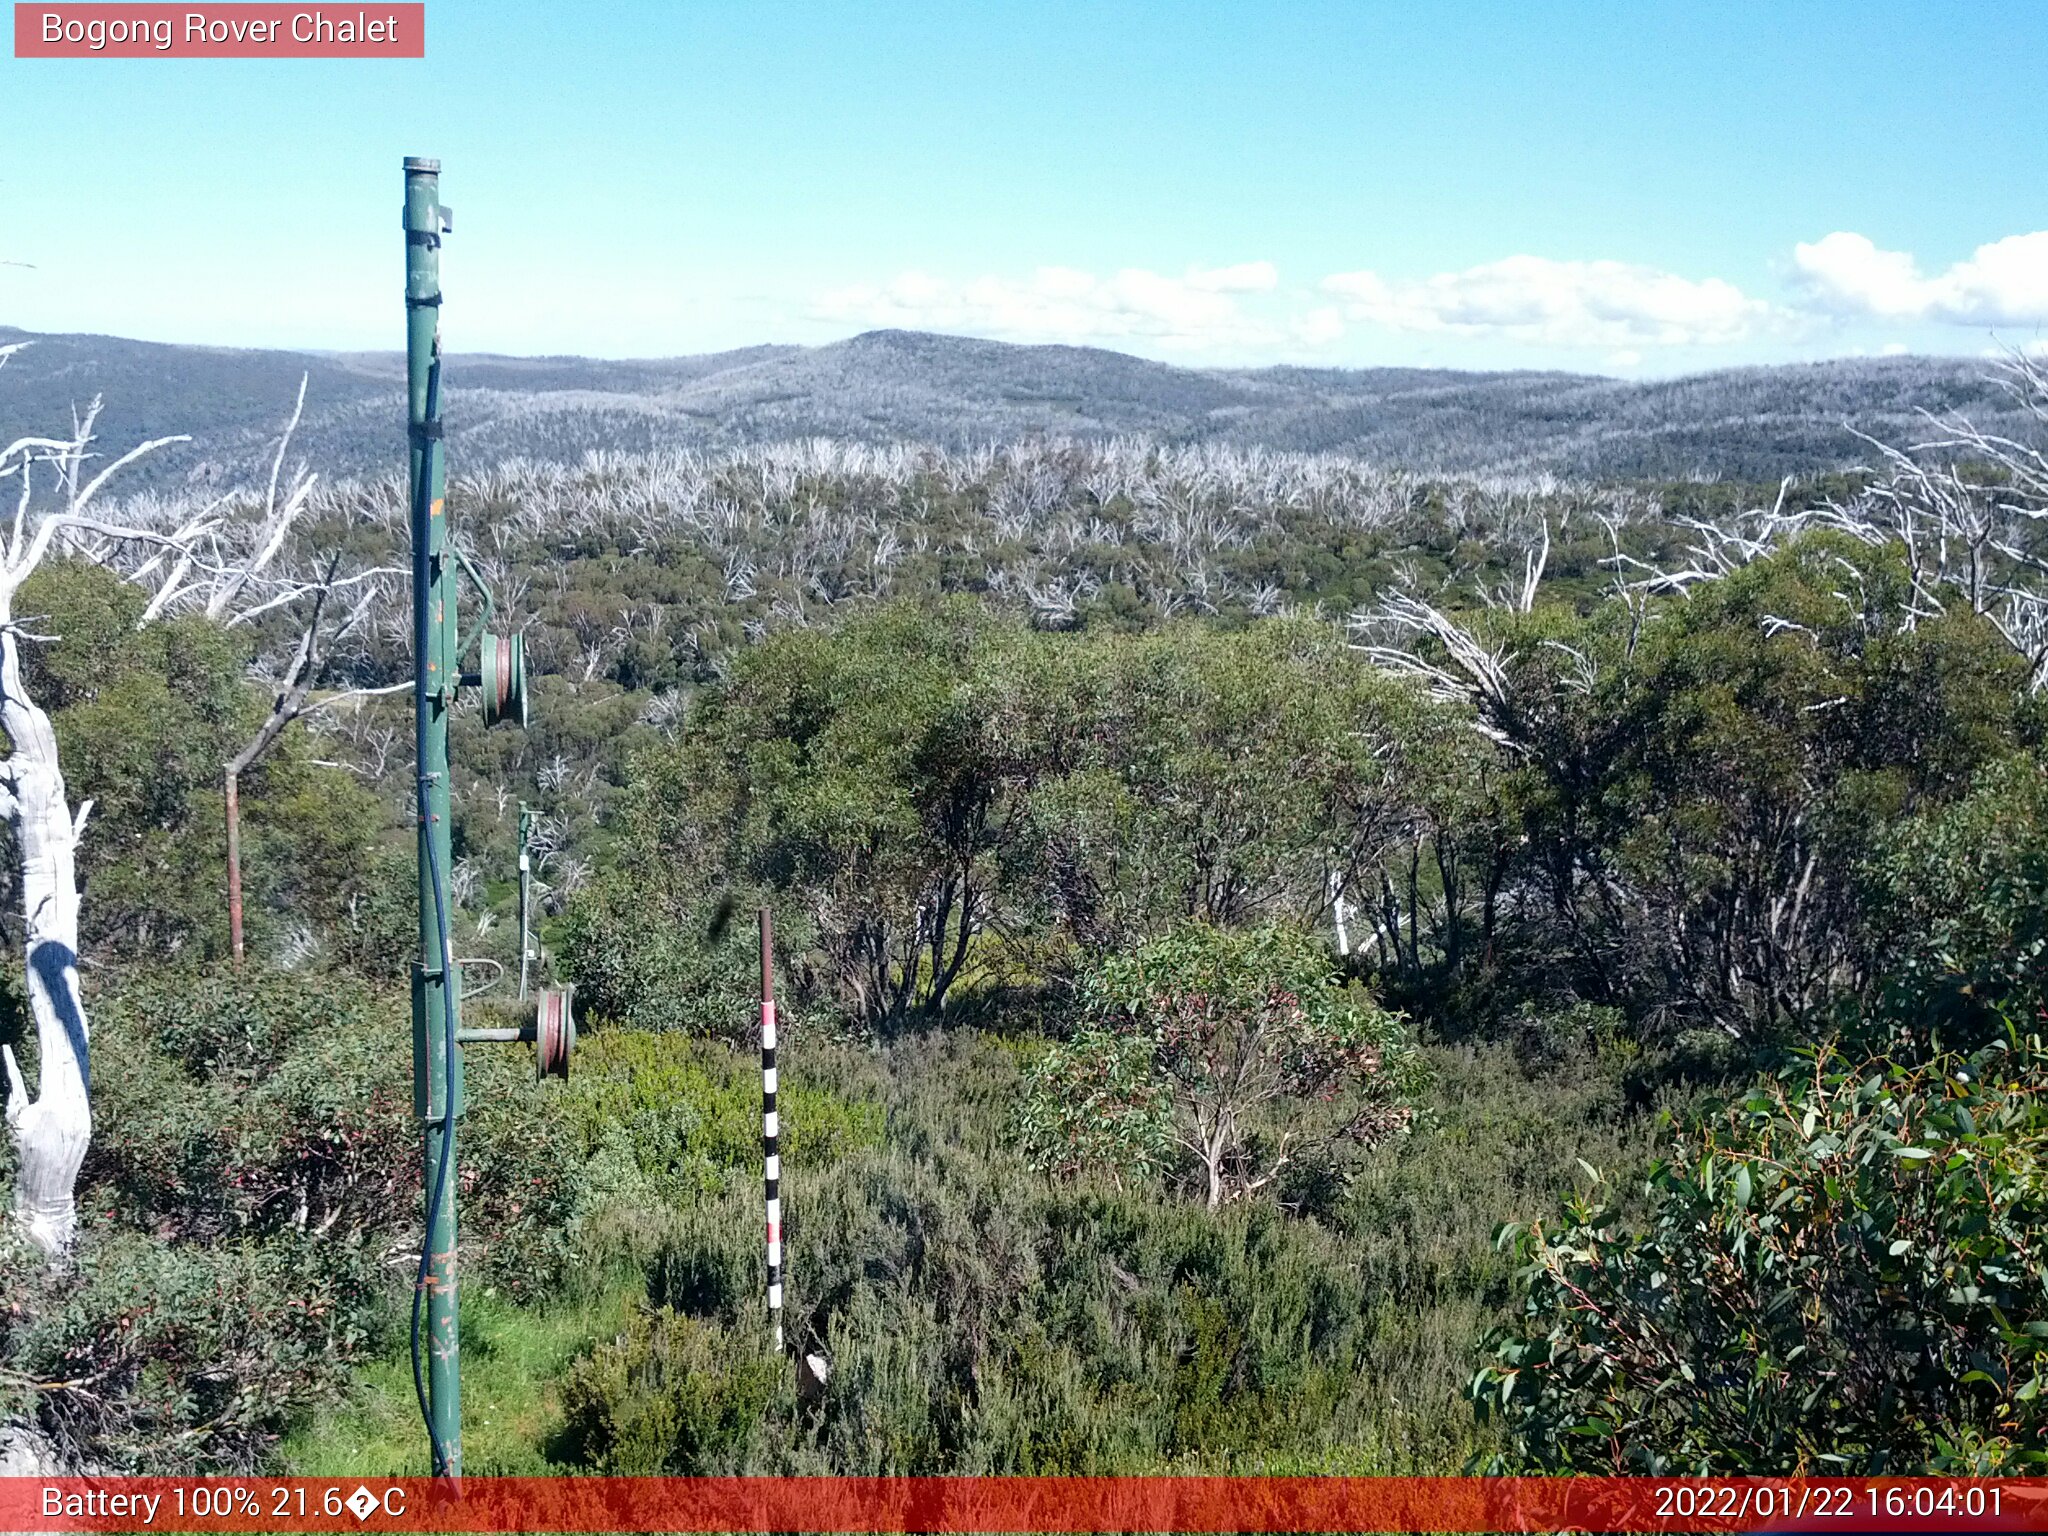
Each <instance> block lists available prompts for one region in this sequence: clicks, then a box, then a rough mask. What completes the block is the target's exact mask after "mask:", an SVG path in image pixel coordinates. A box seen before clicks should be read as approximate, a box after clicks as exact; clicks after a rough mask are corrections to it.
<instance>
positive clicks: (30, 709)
mask: <svg viewBox="0 0 2048 1536" xmlns="http://www.w3.org/2000/svg"><path fill="white" fill-rule="evenodd" d="M8 623H9V615H7V614H6V613H0V625H7V624H8ZM0 729H4V730H5V731H6V732H7V736H8V739H9V740H10V741H11V742H12V743H13V747H14V751H13V754H12V755H11V756H10V757H9V758H8V759H7V763H6V772H7V778H8V783H9V787H10V790H11V793H10V795H9V798H8V802H7V810H8V813H9V815H10V817H11V819H12V820H13V823H14V833H15V839H16V842H17V845H18V851H19V854H20V859H21V881H22V910H23V916H24V918H25V920H26V924H27V939H26V944H25V951H24V952H25V958H26V960H27V971H28V997H29V1009H30V1011H31V1013H32V1014H33V1015H34V1018H35V1024H36V1047H37V1053H38V1057H39V1067H38V1071H37V1083H36V1089H37V1092H36V1097H35V1098H34V1099H33V1100H31V1099H30V1098H29V1094H28V1085H27V1083H25V1082H24V1081H23V1080H22V1075H21V1066H20V1064H19V1063H18V1062H17V1061H16V1060H15V1059H14V1051H13V1048H12V1047H6V1048H5V1049H4V1054H5V1064H6V1069H7V1127H8V1129H9V1130H10V1131H11V1132H12V1133H13V1136H14V1143H15V1147H16V1149H17V1151H18V1152H19V1154H20V1158H21V1169H20V1172H19V1173H17V1174H16V1175H15V1181H14V1214H15V1219H16V1220H17V1221H19V1222H20V1223H21V1225H22V1226H23V1228H24V1229H25V1230H26V1231H27V1233H28V1235H29V1237H30V1238H31V1239H33V1240H34V1241H35V1242H36V1244H37V1245H38V1246H40V1247H41V1248H42V1249H44V1251H46V1252H48V1253H51V1254H59V1253H62V1252H63V1251H64V1250H65V1249H67V1248H68V1247H70V1245H71V1239H72V1237H73V1235H74V1233H75V1232H76V1231H77V1227H78V1207H77V1202H76V1199H75V1197H74V1190H75V1188H76V1185H77V1182H78V1169H79V1165H80V1164H81V1163H82V1162H84V1160H85V1149H86V1145H87V1143H89V1142H90V1141H91V1140H92V1107H91V1100H90V1093H91V1076H90V1072H91V1069H90V1066H89V1060H88V1056H87V1046H86V1022H85V1006H84V1003H83V1001H82V1000H81V998H80V996H79V991H78V879H77V848H78V833H79V830H80V828H81V827H82V826H83V825H84V821H85V811H86V810H89V809H90V804H89V803H88V805H87V806H86V807H84V808H82V809H81V811H80V813H79V815H78V817H77V819H76V820H74V819H73V818H72V815H71V808H70V805H69V803H68V802H67V801H66V798H65V791H64V775H63V772H62V771H61V769H60V768H59V766H58V762H57V734H56V732H55V730H53V729H52V728H51V725H50V717H49V716H48V715H47V714H45V713H44V712H43V711H42V709H41V708H39V707H38V706H37V705H36V704H35V702H34V701H33V700H31V699H30V698H29V697H28V694H27V692H26V690H25V689H24V688H23V686H22V680H21V657H20V653H19V642H18V640H17V638H16V635H15V632H14V630H13V628H12V627H11V626H10V627H5V628H0Z"/></svg>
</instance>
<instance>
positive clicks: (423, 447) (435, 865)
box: [412, 336, 460, 1477]
mask: <svg viewBox="0 0 2048 1536" xmlns="http://www.w3.org/2000/svg"><path fill="white" fill-rule="evenodd" d="M440 409H441V342H440V338H439V337H438V336H437V337H435V338H434V360H433V362H432V364H431V365H429V367H428V370H427V409H426V415H427V420H428V421H429V422H431V423H435V424H438V423H439V421H440ZM438 451H439V437H438V434H435V435H434V436H431V437H426V438H424V439H423V440H422V441H421V444H420V472H419V486H418V488H417V490H416V492H415V495H414V506H413V516H414V518H415V519H416V526H417V527H418V528H419V530H420V542H421V545H422V551H421V553H422V558H421V559H419V560H417V561H416V562H414V566H413V577H412V593H413V674H414V678H413V745H414V753H415V756H414V764H415V773H414V778H415V788H416V791H417V793H416V796H415V798H416V800H417V802H418V806H419V818H420V834H421V835H420V846H421V847H422V848H423V849H424V850H425V852H426V862H427V876H428V879H429V880H430V881H431V882H432V884H433V888H434V929H435V938H436V939H437V940H438V941H439V945H440V961H441V999H442V1002H441V1023H442V1030H441V1034H442V1040H443V1044H444V1046H445V1052H446V1054H445V1057H444V1060H443V1063H442V1074H441V1082H442V1088H441V1156H440V1158H439V1159H438V1161H437V1162H436V1164H435V1168H434V1185H433V1189H432V1191H431V1192H430V1193H429V1194H428V1196H427V1224H426V1227H425V1228H424V1230H423V1231H422V1232H421V1234H420V1267H419V1272H418V1274H416V1275H415V1276H414V1277H413V1288H412V1386H413V1391H414V1393H415V1394H416V1395H417V1396H418V1398H419V1403H420V1418H421V1420H422V1421H423V1422H424V1423H425V1424H426V1426H427V1442H428V1444H429V1445H430V1446H432V1448H433V1462H434V1475H435V1476H436V1477H443V1476H446V1475H447V1473H448V1447H447V1446H446V1445H445V1444H444V1443H443V1442H442V1440H441V1437H440V1435H439V1434H437V1433H436V1432H435V1429H434V1411H433V1408H432V1407H431V1406H430V1405H429V1403H428V1402H427V1379H426V1373H425V1371H424V1370H423V1368H422V1366H421V1363H420V1309H421V1307H422V1306H423V1305H424V1304H425V1300H426V1293H427V1276H428V1272H429V1271H430V1270H431V1269H432V1268H433V1260H434V1223H435V1222H436V1221H437V1220H439V1218H440V1215H441V1206H442V1202H443V1201H444V1200H445V1199H446V1198H447V1193H448V1175H449V1172H450V1171H451V1169H452V1167H453V1164H454V1155H453V1154H454V1151H455V1010H454V1007H453V1005H452V1003H451V1001H450V1000H451V999H452V998H453V996H454V991H455V986H454V976H455V967H454V962H453V959H452V954H453V949H454V944H453V941H452V940H451V939H450V937H449V933H448V904H447V900H446V898H445V896H444V895H443V894H442V890H441V859H440V855H439V854H438V853H436V852H435V850H434V827H433V819H432V804H431V799H430V796H431V792H432V789H431V787H432V780H433V775H431V774H429V773H428V772H427V689H426V681H425V679H426V668H425V662H426V657H427V647H428V635H429V633H430V629H429V626H430V625H431V623H432V622H433V621H432V617H431V615H430V613H429V611H428V605H427V599H428V596H429V590H428V577H427V561H426V559H425V558H424V556H425V549H424V546H425V544H426V543H427V542H428V540H429V539H430V538H431V532H430V530H431V508H432V504H433V494H434V455H435V454H436V453H437V452H438ZM443 686H444V687H445V686H446V683H445V680H444V682H443ZM454 1261H455V1256H454V1255H453V1254H450V1255H449V1263H450V1264H451V1265H452V1264H453V1263H454ZM456 1342H457V1346H458V1347H459V1346H460V1340H459V1339H458V1340H457V1341H456Z"/></svg>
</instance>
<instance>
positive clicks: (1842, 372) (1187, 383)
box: [0, 326, 2024, 483]
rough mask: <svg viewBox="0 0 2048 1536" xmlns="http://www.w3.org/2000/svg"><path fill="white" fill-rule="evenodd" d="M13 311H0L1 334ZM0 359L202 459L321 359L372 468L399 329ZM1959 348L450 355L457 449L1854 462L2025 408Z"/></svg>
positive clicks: (1384, 461) (1405, 464)
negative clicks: (1872, 450)
mask: <svg viewBox="0 0 2048 1536" xmlns="http://www.w3.org/2000/svg"><path fill="white" fill-rule="evenodd" d="M25 335H26V333H24V332H19V331H12V330H9V329H8V328H7V327H5V326H0V344H4V343H5V342H8V341H11V340H18V339H23V338H24V337H25ZM37 349H38V350H37V351H36V352H35V353H34V354H33V358H34V365H33V366H29V365H28V362H27V360H26V359H25V360H24V364H23V366H21V367H19V368H17V369H14V370H10V372H9V374H0V415H4V416H6V417H7V418H9V419H19V420H27V419H30V418H31V416H32V415H34V414H38V413H40V412H42V411H44V410H46V409H49V408H50V407H51V406H53V405H54V406H56V407H58V408H59V410H60V414H61V408H62V407H63V405H65V404H66V403H80V404H82V403H83V402H84V401H85V400H87V399H89V398H91V397H92V396H93V395H94V394H103V395H104V396H105V397H106V398H107V400H108V401H109V402H111V404H112V407H113V414H112V415H111V416H110V418H109V420H108V423H107V430H108V432H109V435H110V440H113V439H115V438H119V439H120V440H122V441H124V442H126V441H133V440H135V439H139V438H144V437H150V436H154V435H157V434H159V433H162V432H187V433H191V434H193V436H194V438H195V444H194V446H193V447H192V448H190V449H189V450H176V451H172V452H169V453H166V454H164V455H162V456H161V457H160V458H159V459H158V460H156V461H154V462H153V463H152V464H150V465H146V466H139V468H138V473H139V474H142V475H144V476H147V477H151V478H155V479H159V480H171V481H197V482H200V483H210V479H211V477H213V476H215V475H216V474H217V471H218V467H219V466H220V465H222V464H223V463H228V462H233V461H234V460H236V459H237V458H239V457H242V456H245V455H253V454H256V453H258V452H259V451H260V449H261V447H262V444H263V443H264V442H265V441H266V440H267V438H268V437H269V435H270V434H271V433H272V432H273V431H274V430H275V418H276V416H277V414H278V401H279V400H280V399H288V398H289V397H290V393H291V390H292V388H293V386H294V385H295V384H296V382H297V380H298V378H299V376H300V374H301V373H306V374H309V375H310V376H311V378H312V381H313V382H312V388H311V390H310V392H309V393H310V402H309V408H308V413H307V419H306V421H305V423H304V425H303V427H302V429H301V433H300V436H299V439H298V441H299V443H300V444H301V446H302V448H303V449H304V451H306V452H307V453H308V454H310V455H311V456H312V459H313V461H314V462H316V463H318V464H319V465H320V466H321V468H322V471H323V473H325V474H326V475H328V476H330V477H334V476H351V475H369V476H375V475H380V474H383V473H384V472H386V470H387V469H388V467H389V465H390V462H391V441H390V434H391V423H392V421H394V420H396V419H397V418H398V417H399V415H400V414H401V406H400V400H399V389H400V384H401V381H402V379H403V377H404V369H403V359H402V358H400V357H398V356H396V355H394V354H331V353H330V354H301V353H289V352H236V351H228V350H226V349H221V348H209V347H173V346H161V345H154V344H150V343H146V342H135V341H124V340H120V339H118V338H114V337H104V336H46V337H42V338H40V339H39V340H38V342H37ZM1985 373H1986V368H1985V366H1984V365H1983V364H1982V363H1980V362H1975V361H1971V360H1967V359H1957V358H1911V357H1906V358H1881V359H1849V360H1841V361H1836V362H1827V363H1810V364H1795V365H1787V366H1781V367H1771V368H1739V369H1731V370H1727V371H1724V372H1718V373H1708V374H1700V375H1697V376H1694V377H1691V378H1683V379H1674V380H1662V381H1654V382H1644V383H1638V382H1630V381H1626V380H1621V379H1609V378H1598V377H1592V376H1587V375H1580V374H1567V373H1457V372H1450V371H1444V370H1431V369H1416V368H1369V369H1357V370H1346V369H1309V368H1266V369H1256V370H1214V369H1210V370H1201V369H1188V368H1176V367H1172V366H1170V365H1168V364H1165V363H1156V362H1149V361H1146V360H1144V359H1141V358H1136V357H1128V356H1125V355H1124V354H1122V353H1118V352H1110V351H1104V350H1101V349H1098V348H1088V347H1061V346H1037V347H1025V346H1012V345H1008V344H1006V343H1002V342H993V341H977V340H972V339H969V338H966V337H958V336H933V335H926V334H922V333H918V332H911V331H874V332H870V333H868V334H866V335H862V336H856V337H854V338H852V339H851V340H848V341H843V342H836V343H833V344H831V345H829V346H822V347H809V348H806V347H750V348H746V349H743V350H740V351H736V352H723V353H715V354H711V355H707V356H702V357H683V358H661V359H651V360H643V361H629V362H614V361H605V360H599V359H593V358H576V357H564V358H513V357H492V356H460V355H457V356H455V357H453V358H451V359H450V361H449V365H448V376H447V385H448V391H449V393H448V420H449V430H450V437H449V441H450V444H451V447H452V451H453V452H454V454H455V455H456V462H457V463H458V464H468V465H470V466H472V467H481V466H485V465H490V464H494V463H497V462H499V461H502V460H505V459H508V458H520V459H533V460H543V461H553V462H558V463H572V464H573V463H575V462H577V461H578V460H580V459H581V458H582V457H583V455H584V454H585V453H587V452H591V451H593V450H603V451H623V452H646V451H652V450H663V449H669V448H674V447H688V448H697V449H730V448H735V447H741V446H747V445H752V444H762V443H771V442H779V441H788V440H792V439H801V438H810V437H823V438H829V439H832V440H833V441H836V442H844V443H865V444H870V445H892V444H895V443H900V442H923V443H930V444H933V445H935V446H939V447H944V448H948V449H960V448H971V447H979V446H985V445H989V444H994V443H1002V442H1010V441H1016V440H1019V439H1023V438H1028V437H1032V436H1036V435H1056V436H1066V437H1081V438H1094V439H1102V438H1113V437H1121V436H1134V435H1135V436H1144V437H1147V438H1150V439H1154V440H1157V441H1160V442H1163V443H1167V444H1197V443H1201V444H1217V445H1223V446H1228V447H1232V448H1238V449H1256V448H1267V449H1280V450H1285V451H1289V452H1308V453H1339V454H1345V455H1349V456H1352V457H1356V458H1360V459H1364V460H1366V461H1367V462H1369V463H1372V464H1374V465H1377V466H1380V467H1382V468H1398V469H1408V470H1419V471H1470V472H1479V473H1488V474H1532V473H1541V472H1550V473H1555V474H1561V475H1567V476H1574V477H1580V476H1584V477H1593V478H1599V479H1611V478H1617V477H1619V478H1631V479H1651V480H1697V479H1720V480H1744V479H1751V480H1763V479H1770V480H1775V479H1777V478H1778V477H1780V476H1782V475H1787V474H1808V473H1815V472H1821V471H1827V470H1835V469H1841V468H1845V467H1848V466H1851V465H1854V464H1858V463H1862V462H1864V461H1865V460H1866V459H1867V458H1868V456H1869V449H1868V446H1867V445H1866V444H1865V443H1863V442H1862V441H1861V440H1860V439H1859V438H1858V437H1857V436H1856V435H1855V432H1854V431H1852V430H1851V428H1852V427H1853V428H1855V429H1856V431H1861V432H1864V433H1868V434H1871V435H1873V436H1876V437H1879V438H1881V439H1884V440H1886V441H1904V440H1907V439H1911V438H1913V437H1915V436H1916V435H1917V434H1919V433H1920V432H1922V431H1923V429H1924V428H1925V426H1926V421H1925V416H1924V413H1927V412H1933V413H1936V414H1941V413H1945V412H1949V411H1954V410H1966V411H1967V412H1968V413H1969V414H1970V416H1971V418H1972V419H1973V420H1974V421H1975V422H1976V423H1977V425H1978V426H1979V427H1981V428H1982V429H1983V430H1985V431H2007V430H2009V429H2015V428H2017V427H2018V426H2019V425H2020V424H2021V422H2022V420H2023V417H2024V412H2022V411H2021V410H2019V409H2018V407H2017V406H2016V404H2015V403H2014V402H2013V401H2012V400H2011V399H2010V398H2009V397H2008V396H2007V395H2006V393H2005V392H2004V391H2002V390H2000V389H1999V388H1997V387H1996V385H1995V384H1994V383H1992V382H1991V381H1989V380H1987V379H1986V377H1985Z"/></svg>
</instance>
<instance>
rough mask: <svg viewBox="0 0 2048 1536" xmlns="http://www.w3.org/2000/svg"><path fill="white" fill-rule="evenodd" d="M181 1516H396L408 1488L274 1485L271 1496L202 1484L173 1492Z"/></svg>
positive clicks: (399, 1511)
mask: <svg viewBox="0 0 2048 1536" xmlns="http://www.w3.org/2000/svg"><path fill="white" fill-rule="evenodd" d="M172 1493H173V1499H174V1501H175V1503H176V1505H177V1512H178V1513H179V1514H180V1515H196V1516H199V1517H200V1518H202V1519H204V1518H206V1517H208V1516H220V1517H226V1516H234V1515H242V1516H247V1515H257V1514H268V1515H270V1516H271V1517H272V1518H303V1517H305V1516H307V1515H327V1516H334V1515H340V1514H344V1513H346V1514H351V1515H354V1516H355V1517H356V1519H358V1520H367V1519H369V1518H370V1516H371V1515H374V1514H382V1515H385V1516H388V1517H392V1518H396V1517H398V1516H402V1515H403V1514H404V1513H405V1490H404V1489H403V1488H385V1489H383V1490H382V1491H381V1492H379V1491H377V1490H374V1489H371V1488H369V1487H368V1486H364V1485H359V1486H357V1487H355V1488H353V1489H351V1488H348V1487H346V1486H343V1485H340V1484H334V1485H330V1486H328V1487H325V1488H307V1487H305V1486H304V1485H303V1484H302V1485H300V1486H298V1487H296V1488H271V1489H270V1490H268V1495H269V1496H268V1497H267V1498H266V1497H264V1495H263V1493H262V1492H260V1491H259V1490H257V1489H255V1488H238V1487H235V1486H233V1485H231V1484H222V1483H198V1484H194V1485H193V1486H191V1487H189V1488H187V1487H180V1488H176V1489H174V1490H173V1491H172Z"/></svg>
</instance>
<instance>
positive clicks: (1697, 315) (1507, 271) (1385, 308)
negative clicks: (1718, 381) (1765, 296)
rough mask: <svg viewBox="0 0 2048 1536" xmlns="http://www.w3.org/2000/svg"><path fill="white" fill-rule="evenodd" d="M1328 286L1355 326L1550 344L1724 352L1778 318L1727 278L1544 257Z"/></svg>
mask: <svg viewBox="0 0 2048 1536" xmlns="http://www.w3.org/2000/svg"><path fill="white" fill-rule="evenodd" d="M1323 287H1324V288H1325V289H1326V290H1327V291H1328V292H1330V293H1332V294H1335V295H1337V296H1338V297H1339V298H1340V299H1341V300H1342V301H1343V309H1344V313H1345V315H1346V316H1347V317H1348V318H1350V319H1354V320H1363V321H1368V322H1370V323H1372V324H1375V325H1383V326H1386V327H1388V328H1389V329H1392V330H1397V331H1437V332H1450V333H1454V334H1458V335H1464V336H1473V337H1486V338H1505V339H1508V340H1513V341H1521V342H1533V343H1539V344H1542V345H1547V346H1565V347H1605V348H1610V349H1632V348H1635V347H1642V346H1702V345H1714V344H1716V343H1722V342H1731V341H1738V340H1741V339H1742V338H1744V337H1746V336H1748V335H1750V334H1752V333H1753V332H1754V331H1755V330H1756V328H1757V327H1758V326H1759V325H1760V324H1761V323H1762V322H1764V321H1765V320H1766V319H1768V318H1769V317H1770V315H1771V308H1770V306H1769V305H1767V304H1765V303H1764V302H1763V301H1761V300H1759V299H1752V298H1749V297H1748V296H1746V295H1745V294H1744V293H1743V292H1742V290H1741V289H1739V288H1737V287H1736V286H1735V285H1734V284H1732V283H1728V282H1724V281H1723V280H1721V279H1720V278H1717V277H1710V278H1704V279H1700V280H1697V281H1695V280H1693V279H1691V278H1684V277H1678V276H1675V275H1674V274H1672V273H1669V272H1659V271H1657V270H1656V269H1655V268H1652V267H1639V266H1633V265H1631V264H1629V263H1627V262H1620V261H1552V260H1550V259H1549V258H1547V257H1542V256H1509V257H1506V258H1504V259H1502V260H1500V261H1494V262H1488V263H1487V264H1485V265H1483V266H1477V267H1470V268H1467V269H1466V270H1465V271H1463V272H1440V273H1438V274H1436V275H1435V276H1433V277H1426V278H1422V279H1420V280H1417V281H1409V282H1389V281H1387V280H1386V279H1385V278H1382V277H1381V276H1380V275H1379V274H1378V273H1375V272H1340V273H1338V274H1336V275H1335V276H1333V277H1328V278H1325V279H1324V280H1323Z"/></svg>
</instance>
